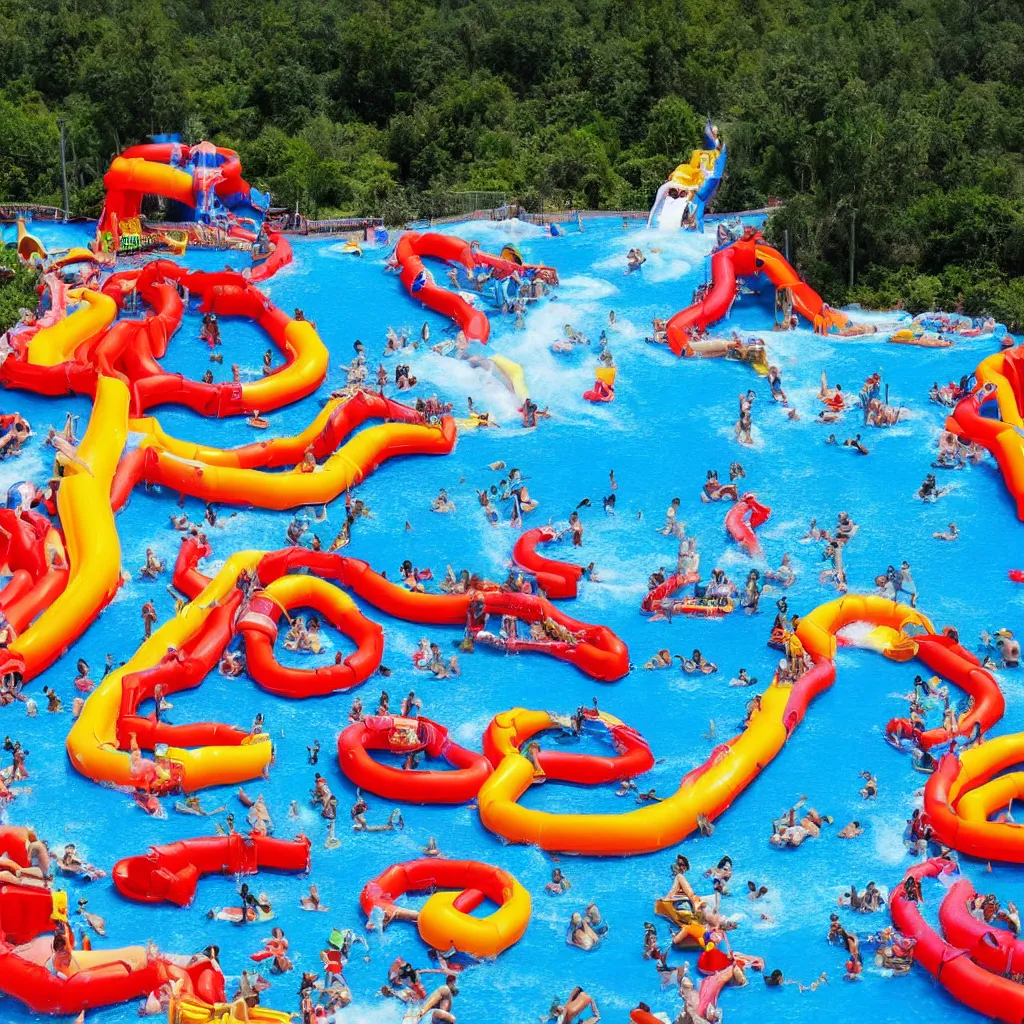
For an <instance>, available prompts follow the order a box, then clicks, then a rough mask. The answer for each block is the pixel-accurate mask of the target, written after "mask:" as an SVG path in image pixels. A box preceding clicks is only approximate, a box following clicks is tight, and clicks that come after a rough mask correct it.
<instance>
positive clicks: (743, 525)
mask: <svg viewBox="0 0 1024 1024" xmlns="http://www.w3.org/2000/svg"><path fill="white" fill-rule="evenodd" d="M771 514H772V510H771V509H770V508H769V507H768V506H767V505H762V504H761V502H759V501H758V500H757V498H755V497H754V495H753V494H751V493H750V492H748V493H746V494H744V495H741V497H740V500H739V501H737V502H736V503H735V504H734V505H733V506H732V508H730V509H729V511H728V512H727V513H726V514H725V528H726V530H727V531H728V533H729V536H730V537H732V539H733V540H734V541H736V543H737V544H739V546H740V547H741V548H743V550H744V551H746V553H747V554H748V555H750V556H751V557H752V558H758V557H760V555H761V542H760V541H759V540H758V539H757V537H756V536H755V535H754V530H756V529H757V528H758V527H759V526H762V525H763V524H764V523H766V522H767V521H768V517H769V516H770V515H771Z"/></svg>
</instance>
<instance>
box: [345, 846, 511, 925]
mask: <svg viewBox="0 0 1024 1024" xmlns="http://www.w3.org/2000/svg"><path fill="white" fill-rule="evenodd" d="M514 882H515V880H514V879H513V878H512V876H511V875H510V874H509V873H508V872H507V871H502V869H501V868H497V867H494V866H493V865H492V864H482V863H480V862H479V861H475V860H448V859H447V858H443V857H442V858H425V859H423V860H410V861H406V862H405V863H403V864H392V865H391V867H389V868H385V869H384V871H382V872H381V873H380V874H379V875H378V876H377V877H376V878H371V879H370V881H368V882H367V883H366V885H364V886H363V889H362V892H360V893H359V906H360V907H361V908H362V911H363V913H364V914H365V915H366V916H367V917H368V918H369V917H371V916H372V914H373V912H374V911H375V910H382V911H384V912H385V913H387V912H388V911H391V910H394V909H395V901H396V900H397V899H398V898H399V897H400V896H403V895H405V893H407V892H431V891H433V890H435V889H462V890H464V891H463V893H462V896H463V899H462V900H461V901H460V900H456V901H455V905H456V907H457V908H458V909H460V910H463V911H464V912H465V913H467V914H468V913H469V912H470V911H471V910H474V909H475V908H476V907H478V906H480V904H481V903H482V902H483V901H484V899H485V898H486V899H489V900H491V901H493V902H494V903H497V904H498V906H499V907H500V906H502V904H504V903H505V901H506V899H507V898H508V894H509V893H510V892H511V890H512V887H513V884H514Z"/></svg>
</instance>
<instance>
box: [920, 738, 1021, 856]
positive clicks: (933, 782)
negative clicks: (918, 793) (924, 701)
mask: <svg viewBox="0 0 1024 1024" xmlns="http://www.w3.org/2000/svg"><path fill="white" fill-rule="evenodd" d="M1022 764H1024V733H1014V734H1012V735H1009V736H997V737H996V738H995V739H991V740H988V741H987V742H986V743H983V744H981V746H979V747H972V748H971V749H970V750H964V751H961V752H960V755H959V757H957V755H955V754H946V755H945V756H943V758H942V760H941V761H940V762H939V767H938V768H937V769H936V770H935V772H934V773H933V774H932V775H931V776H930V777H929V779H928V782H927V784H926V785H925V789H924V813H925V818H926V819H927V821H928V824H929V825H931V827H932V830H933V832H934V834H935V837H936V838H937V839H938V840H939V842H941V843H944V844H945V845H946V846H949V847H952V849H954V850H959V851H960V852H961V853H967V854H970V855H971V856H972V857H979V858H981V859H982V860H998V861H1004V862H1007V863H1011V864H1024V835H1022V834H1021V833H1022V831H1024V830H1022V829H1021V827H1020V825H1017V824H1014V823H1013V822H1011V821H1009V820H1007V818H1006V816H1005V815H1003V816H1002V820H1000V818H999V817H998V816H997V817H996V818H995V820H991V819H992V818H993V816H996V815H998V814H999V812H1000V811H1003V810H1005V809H1006V808H1007V807H1008V806H1009V804H1010V801H1012V800H1020V799H1021V798H1022V797H1024V771H1020V770H1018V771H1015V772H1011V773H1009V774H1005V775H1004V774H1002V773H1003V772H1005V771H1006V769H1008V768H1013V767H1015V766H1019V765H1022Z"/></svg>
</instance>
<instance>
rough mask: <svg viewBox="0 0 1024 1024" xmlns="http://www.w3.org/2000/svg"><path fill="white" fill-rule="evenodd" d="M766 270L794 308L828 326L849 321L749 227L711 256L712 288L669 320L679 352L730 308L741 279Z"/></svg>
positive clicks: (670, 340)
mask: <svg viewBox="0 0 1024 1024" xmlns="http://www.w3.org/2000/svg"><path fill="white" fill-rule="evenodd" d="M760 273H763V274H764V275H765V276H766V277H767V278H768V279H769V280H770V281H771V282H772V284H774V285H775V287H776V288H786V289H788V290H789V292H790V293H791V295H792V297H793V308H794V309H795V310H796V311H797V312H798V313H800V314H801V315H802V316H804V317H806V318H807V319H808V320H810V321H811V322H812V323H813V324H814V325H815V327H816V328H821V329H824V330H828V329H831V328H833V327H835V328H840V327H843V326H845V325H846V323H847V317H846V315H845V314H844V313H840V312H839V311H838V310H835V309H831V308H829V307H827V306H826V305H825V304H824V303H823V302H822V300H821V296H820V295H819V294H818V293H817V292H816V291H815V290H814V289H813V288H812V287H811V286H810V285H809V284H806V283H805V282H803V281H801V280H800V276H799V275H798V274H797V272H796V271H795V270H794V269H793V268H792V266H790V264H789V262H788V261H787V260H786V258H785V257H784V256H783V255H782V254H781V253H780V252H778V250H776V249H773V248H772V247H771V246H770V245H766V244H765V243H764V242H763V241H762V240H761V233H760V232H759V231H753V230H749V229H748V232H747V234H745V235H744V236H743V238H741V239H740V240H739V241H737V242H733V243H732V244H731V245H728V246H726V247H725V248H724V249H719V250H717V251H716V252H715V253H714V255H713V256H712V257H711V279H712V280H711V289H710V290H709V291H708V293H707V294H706V295H705V296H704V297H703V298H702V299H700V301H698V302H696V303H694V304H693V305H692V306H687V308H686V309H684V310H682V311H680V312H679V313H676V315H675V316H674V317H672V319H671V320H669V322H668V327H667V331H668V344H669V347H670V348H671V349H672V351H673V352H675V354H676V355H677V356H679V355H682V354H683V351H684V349H685V348H686V346H687V344H688V342H689V332H690V330H691V329H696V330H697V331H703V330H704V329H705V328H707V327H708V326H710V325H711V324H713V323H715V322H717V321H718V320H721V319H722V318H723V317H724V316H726V315H727V314H728V312H729V309H730V307H731V306H732V304H733V301H734V300H735V298H736V288H737V279H738V278H740V277H753V276H754V275H755V274H760Z"/></svg>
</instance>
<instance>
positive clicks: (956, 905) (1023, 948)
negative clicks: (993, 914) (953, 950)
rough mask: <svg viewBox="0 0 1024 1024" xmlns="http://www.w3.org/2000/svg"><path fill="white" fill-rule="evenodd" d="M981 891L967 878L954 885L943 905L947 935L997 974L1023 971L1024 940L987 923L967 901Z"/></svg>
mask: <svg viewBox="0 0 1024 1024" xmlns="http://www.w3.org/2000/svg"><path fill="white" fill-rule="evenodd" d="M977 895H978V894H977V893H976V892H975V890H974V886H973V885H971V883H970V882H969V881H968V880H967V879H966V878H960V879H958V880H957V881H956V882H954V883H953V885H952V886H951V887H950V890H949V892H948V893H946V898H945V899H944V900H943V901H942V906H941V907H939V924H940V926H941V927H942V931H943V934H944V935H945V936H946V938H947V939H948V940H949V941H950V942H951V943H952V944H953V945H954V946H957V947H959V948H960V949H966V950H967V952H968V955H969V956H970V958H971V959H972V960H973V961H974V962H975V963H976V964H978V966H979V967H984V968H985V970H986V971H991V972H992V973H993V974H1002V975H1008V974H1020V973H1021V972H1022V971H1024V940H1021V939H1018V938H1015V937H1014V934H1013V932H1010V931H1007V930H1006V929H1004V928H999V927H996V926H995V925H990V924H986V922H984V921H979V920H978V919H977V918H976V917H972V916H971V912H970V911H969V910H968V909H967V901H968V900H971V899H973V898H974V897H975V896H977Z"/></svg>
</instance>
